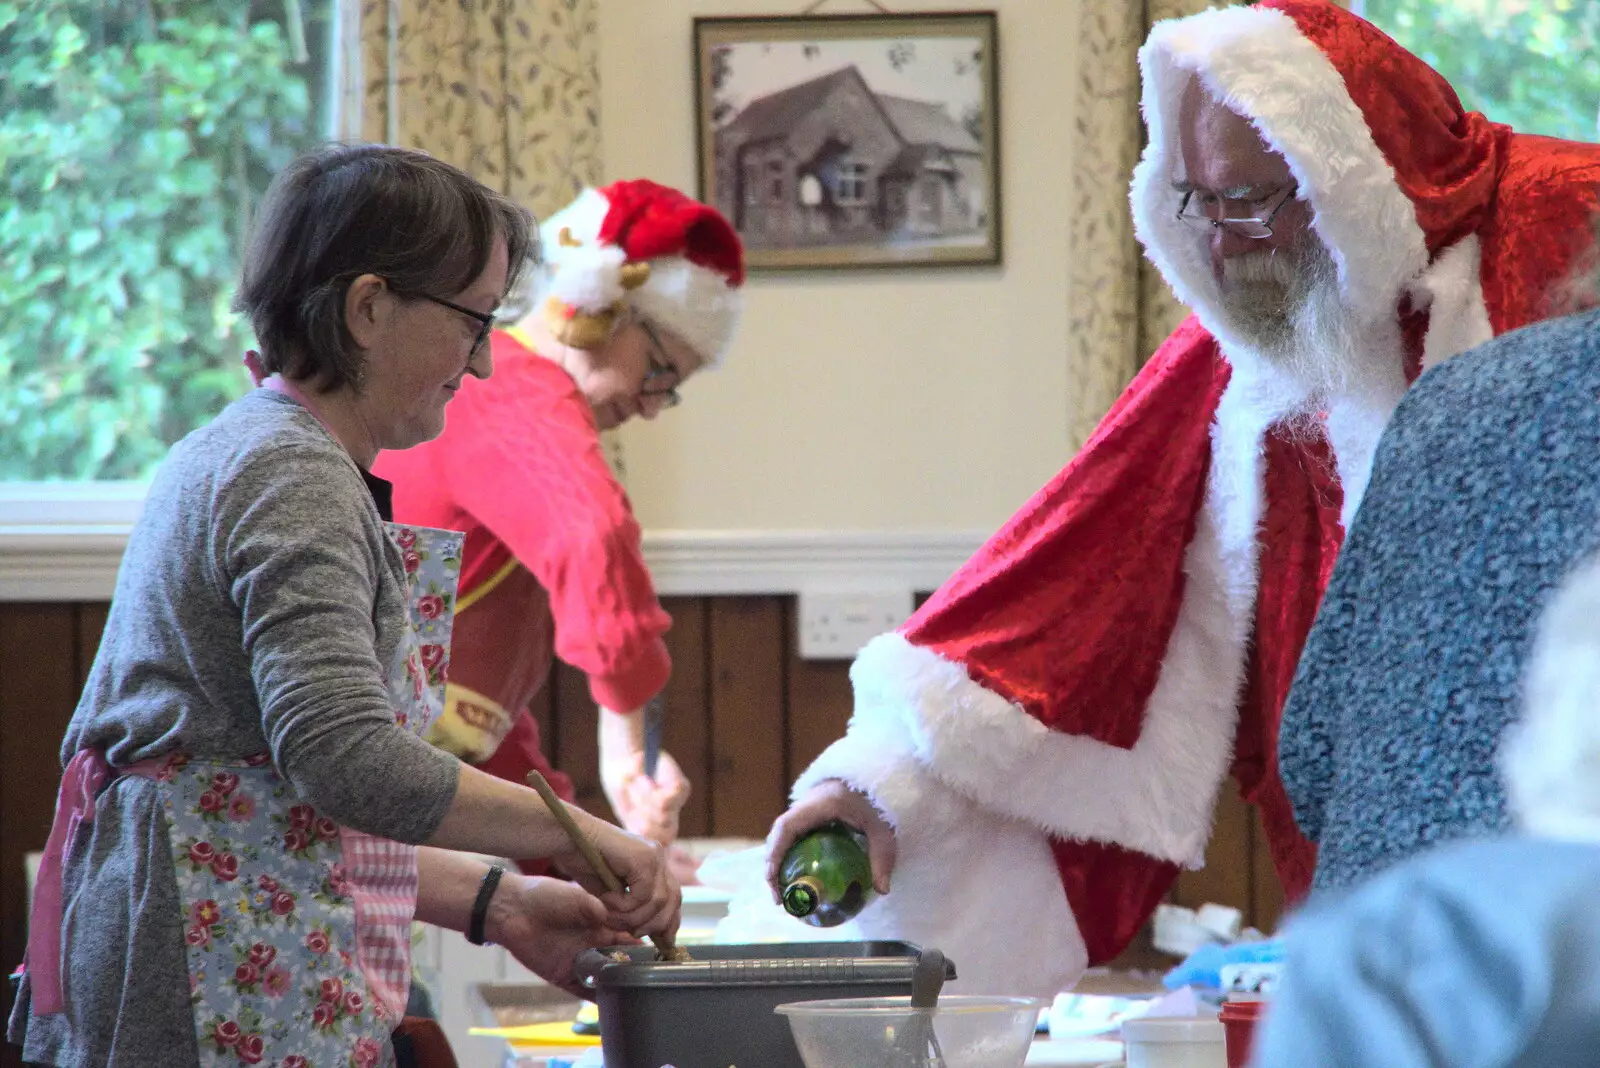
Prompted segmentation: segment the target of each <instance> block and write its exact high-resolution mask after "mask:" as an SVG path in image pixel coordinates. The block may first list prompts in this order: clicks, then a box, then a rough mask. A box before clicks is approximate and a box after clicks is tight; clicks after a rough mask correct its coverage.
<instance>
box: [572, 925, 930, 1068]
mask: <svg viewBox="0 0 1600 1068" xmlns="http://www.w3.org/2000/svg"><path fill="white" fill-rule="evenodd" d="M690 952H692V953H693V954H694V958H695V959H694V960H693V961H692V962H690V963H686V964H664V963H661V962H658V961H657V960H656V959H655V950H654V949H653V948H651V947H650V946H635V947H632V948H630V949H625V950H608V951H606V952H604V953H602V952H600V951H599V950H589V951H588V952H586V953H584V954H583V955H582V956H580V957H579V958H578V960H577V964H576V966H575V968H574V971H575V972H576V974H577V976H578V978H579V980H580V981H581V982H583V984H584V985H585V986H587V987H588V988H589V989H590V990H592V991H593V992H594V998H595V1001H596V1002H597V1003H598V1004H599V1006H600V1044H601V1049H602V1050H603V1052H604V1053H605V1059H606V1068H662V1065H667V1064H670V1065H675V1066H676V1068H730V1066H732V1068H804V1064H803V1062H802V1061H801V1060H800V1053H799V1051H798V1050H796V1049H795V1045H794V1039H793V1038H792V1037H791V1036H790V1033H789V1022H788V1021H787V1020H785V1019H784V1018H783V1017H782V1016H779V1015H777V1014H776V1013H775V1012H773V1010H774V1009H776V1008H777V1007H778V1006H779V1005H782V1004H785V1003H787V1002H790V1001H816V1000H820V999H823V998H869V997H896V996H904V995H909V994H910V993H911V972H912V969H913V968H914V966H915V964H916V960H917V955H918V954H919V953H921V952H922V951H921V949H919V948H918V947H917V946H914V945H911V944H910V943H909V942H794V943H773V944H765V945H746V946H693V947H691V949H690ZM613 953H625V954H627V957H628V959H627V960H626V961H620V960H614V959H612V957H611V956H610V954H613ZM946 975H947V976H948V977H949V978H951V979H953V978H955V967H954V965H950V966H947V968H946Z"/></svg>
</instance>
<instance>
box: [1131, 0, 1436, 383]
mask: <svg viewBox="0 0 1600 1068" xmlns="http://www.w3.org/2000/svg"><path fill="white" fill-rule="evenodd" d="M1139 66H1140V70H1141V73H1142V74H1143V77H1144V97H1143V108H1144V114H1145V121H1146V122H1147V123H1148V124H1149V133H1150V137H1149V142H1148V144H1147V146H1146V148H1145V151H1144V157H1143V159H1141V161H1140V162H1139V165H1138V166H1137V167H1136V168H1135V169H1134V177H1133V186H1132V191H1131V200H1132V205H1133V218H1134V229H1135V232H1136V233H1137V234H1138V237H1139V239H1140V241H1142V242H1143V243H1144V245H1145V248H1146V250H1147V252H1148V254H1149V256H1150V259H1151V260H1152V262H1154V263H1155V265H1156V266H1157V268H1159V269H1160V271H1161V274H1162V276H1163V277H1165V278H1166V280H1167V283H1168V284H1169V285H1170V286H1172V289H1173V292H1174V293H1176V294H1177V296H1178V299H1179V300H1181V301H1182V302H1183V303H1184V304H1187V305H1188V306H1189V307H1191V308H1193V309H1195V311H1196V312H1197V313H1198V314H1199V316H1200V319H1201V322H1202V323H1204V324H1205V327H1206V329H1208V330H1209V331H1211V333H1212V334H1213V335H1214V336H1216V337H1217V338H1218V339H1219V340H1220V341H1221V342H1222V344H1223V350H1224V352H1226V353H1228V356H1229V359H1230V361H1231V362H1235V363H1237V362H1238V361H1237V360H1236V359H1235V356H1234V354H1235V353H1236V352H1239V351H1242V350H1244V349H1245V346H1244V345H1242V344H1241V339H1239V338H1238V337H1235V336H1231V335H1230V332H1229V331H1228V329H1227V326H1226V323H1225V322H1223V321H1222V320H1221V317H1219V316H1217V315H1215V314H1213V311H1212V309H1214V308H1215V307H1216V306H1217V304H1218V301H1219V298H1220V290H1219V289H1218V287H1217V282H1216V280H1215V278H1214V277H1213V276H1212V273H1211V267H1210V262H1209V256H1208V253H1207V251H1206V247H1205V243H1204V241H1203V240H1197V239H1196V235H1195V234H1194V233H1193V232H1191V231H1190V230H1188V228H1187V227H1185V226H1184V224H1182V223H1180V222H1179V221H1178V220H1177V217H1176V214H1177V206H1178V205H1177V198H1176V196H1175V194H1174V193H1173V190H1172V181H1173V179H1174V178H1175V177H1178V176H1179V174H1178V170H1177V163H1178V161H1179V159H1180V155H1179V148H1178V131H1177V115H1178V109H1179V104H1180V101H1181V99H1182V94H1183V90H1184V87H1185V85H1186V84H1187V83H1188V80H1189V78H1190V76H1191V75H1198V76H1199V78H1200V80H1201V82H1202V84H1203V85H1204V86H1205V88H1206V89H1207V90H1208V91H1209V92H1210V93H1211V94H1212V95H1214V96H1215V97H1216V98H1217V99H1218V100H1220V101H1222V102H1223V103H1224V104H1226V105H1227V106H1228V107H1229V108H1231V109H1232V110H1234V111H1236V112H1238V113H1239V114H1241V115H1244V116H1246V117H1247V118H1249V119H1250V120H1251V122H1252V123H1253V124H1254V125H1255V127H1256V129H1257V130H1258V131H1259V132H1260V133H1261V136H1262V138H1263V139H1264V140H1266V142H1267V143H1268V144H1269V145H1271V146H1272V147H1274V148H1275V149H1277V150H1278V151H1279V152H1281V153H1282V154H1283V156H1284V158H1285V160H1287V161H1288V164H1289V170H1290V172H1291V173H1292V174H1293V175H1294V177H1295V180H1296V181H1297V182H1298V183H1299V187H1300V192H1299V194H1298V195H1299V196H1301V197H1302V198H1304V199H1306V200H1307V201H1308V202H1309V203H1310V205H1311V209H1312V226H1313V228H1314V229H1315V231H1316V232H1317V234H1318V235H1319V236H1320V237H1321V238H1322V241H1323V243H1324V244H1325V245H1327V247H1328V249H1329V251H1330V253H1331V254H1332V256H1333V259H1334V262H1335V263H1336V264H1337V265H1338V268H1339V281H1340V289H1341V292H1342V294H1343V297H1344V303H1345V306H1346V307H1347V308H1349V309H1350V311H1351V312H1352V313H1353V314H1354V315H1355V316H1356V317H1357V318H1358V319H1360V320H1362V321H1366V322H1370V321H1372V320H1374V319H1378V318H1381V317H1386V316H1393V314H1394V310H1395V306H1396V302H1397V301H1398V299H1399V296H1400V293H1401V290H1402V289H1403V287H1404V286H1405V285H1406V284H1407V283H1409V282H1410V281H1412V280H1413V279H1415V278H1416V277H1417V276H1418V275H1419V274H1420V273H1421V272H1422V270H1423V268H1425V267H1426V266H1427V264H1428V251H1427V245H1426V240H1425V237H1424V235H1423V232H1422V228H1421V226H1420V225H1418V223H1417V217H1416V208H1415V206H1414V205H1413V204H1412V202H1411V200H1410V199H1409V198H1408V197H1407V196H1406V195H1405V193H1404V191H1403V190H1401V188H1400V185H1399V182H1398V181H1397V180H1396V177H1395V173H1394V169H1393V168H1392V167H1390V166H1389V163H1388V161H1387V160H1386V159H1384V156H1383V153H1382V152H1381V151H1380V150H1379V149H1378V145H1377V143H1376V142H1375V141H1374V140H1373V138H1372V131H1371V130H1370V129H1369V128H1368V126H1367V124H1366V120H1365V118H1364V117H1363V116H1362V114H1361V110H1360V109H1359V108H1358V107H1356V105H1355V102H1354V101H1353V100H1352V99H1351V98H1350V93H1349V90H1348V89H1347V88H1346V86H1345V83H1344V79H1343V78H1341V77H1340V75H1339V72H1338V70H1337V69H1335V67H1334V66H1333V63H1332V62H1331V61H1330V60H1329V59H1328V57H1327V56H1326V55H1324V54H1323V52H1322V51H1321V49H1319V48H1317V46H1316V45H1315V44H1313V43H1312V42H1311V41H1310V40H1308V39H1307V38H1306V37H1305V36H1304V35H1303V34H1302V33H1301V32H1300V29H1299V27H1298V26H1296V25H1295V23H1294V20H1293V19H1291V18H1290V17H1289V16H1288V15H1285V14H1284V13H1283V12H1281V11H1275V10H1272V9H1270V8H1254V7H1231V8H1225V9H1221V10H1211V11H1206V12H1202V13H1200V14H1198V15H1192V16H1190V17H1188V18H1182V19H1171V20H1168V21H1164V22H1160V23H1157V24H1156V26H1155V28H1154V29H1153V30H1151V33H1150V37H1149V39H1148V40H1147V41H1146V42H1145V45H1144V47H1143V48H1141V49H1140V50H1139Z"/></svg>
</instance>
